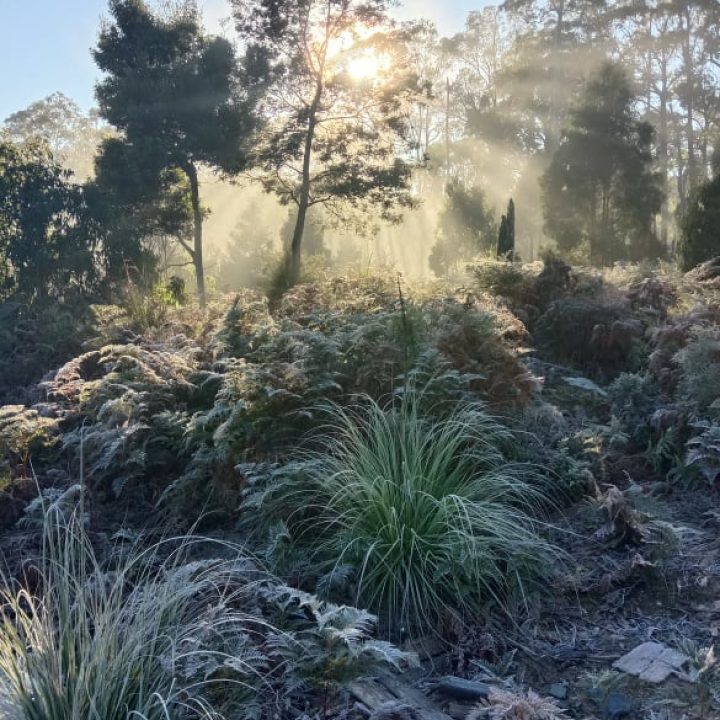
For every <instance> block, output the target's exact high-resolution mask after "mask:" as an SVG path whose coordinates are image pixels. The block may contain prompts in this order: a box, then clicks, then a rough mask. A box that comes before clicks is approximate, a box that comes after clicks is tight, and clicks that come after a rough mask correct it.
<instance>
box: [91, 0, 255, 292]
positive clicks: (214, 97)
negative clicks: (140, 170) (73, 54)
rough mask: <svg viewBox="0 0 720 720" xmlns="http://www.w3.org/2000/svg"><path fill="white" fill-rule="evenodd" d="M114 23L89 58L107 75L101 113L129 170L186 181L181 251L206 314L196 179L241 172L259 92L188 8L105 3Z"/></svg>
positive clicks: (137, 0)
mask: <svg viewBox="0 0 720 720" xmlns="http://www.w3.org/2000/svg"><path fill="white" fill-rule="evenodd" d="M110 13H111V16H112V18H111V20H110V21H109V22H107V23H106V24H105V25H104V26H103V28H102V30H101V32H100V39H99V41H98V45H97V48H96V49H95V51H94V56H95V61H96V62H97V64H98V66H99V68H100V69H101V70H102V71H103V73H104V77H103V79H102V80H101V81H100V82H99V83H98V85H97V88H96V95H97V100H98V104H99V107H100V113H101V115H102V116H103V117H104V118H105V119H106V120H107V121H108V122H110V123H111V124H112V125H114V126H115V127H116V128H118V130H119V131H121V133H122V140H123V142H124V143H125V144H126V146H127V152H126V153H125V157H126V158H128V157H129V156H131V155H134V159H133V160H132V162H130V163H128V167H131V166H132V165H133V164H135V165H144V166H145V171H147V172H150V173H151V174H152V173H154V174H155V175H156V176H158V177H160V176H167V174H168V173H169V172H170V173H172V172H173V171H180V172H182V173H183V174H184V176H185V178H186V180H187V188H188V194H189V203H190V207H191V210H192V218H193V222H192V228H193V229H192V239H190V238H187V239H186V240H185V241H183V243H182V246H183V247H184V248H185V249H186V250H187V252H188V253H189V255H190V257H191V259H192V263H193V265H194V267H195V277H196V281H197V288H198V295H199V297H200V301H201V303H203V304H204V303H205V272H204V265H203V227H202V226H203V216H204V211H203V208H202V205H201V202H200V169H201V168H202V167H207V168H210V169H212V170H215V171H222V172H226V173H237V172H240V171H241V170H243V169H245V167H246V165H247V158H248V155H247V147H246V142H247V139H248V137H249V135H250V133H251V131H252V130H253V129H254V127H255V122H256V117H255V114H254V107H255V102H256V99H257V86H254V85H252V83H249V82H247V77H246V76H244V74H243V72H242V68H241V66H240V64H239V63H238V61H237V59H236V55H235V49H234V48H233V46H232V45H231V43H229V42H228V41H227V40H225V39H223V38H220V37H211V36H208V35H206V34H205V32H204V31H203V28H202V25H201V22H200V18H199V15H198V11H197V8H196V7H195V6H194V4H193V3H184V4H181V5H180V6H179V7H178V8H176V9H175V11H174V12H172V13H170V14H166V15H159V14H156V13H153V11H152V10H151V9H150V7H149V6H148V5H147V4H146V3H145V2H144V0H111V1H110ZM128 182H133V178H132V177H130V178H128Z"/></svg>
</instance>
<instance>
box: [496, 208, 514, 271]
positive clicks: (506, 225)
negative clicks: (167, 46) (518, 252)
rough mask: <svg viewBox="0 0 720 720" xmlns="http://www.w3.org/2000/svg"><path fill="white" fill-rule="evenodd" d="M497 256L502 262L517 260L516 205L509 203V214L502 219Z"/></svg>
mask: <svg viewBox="0 0 720 720" xmlns="http://www.w3.org/2000/svg"><path fill="white" fill-rule="evenodd" d="M497 256H498V258H499V259H501V260H515V203H514V202H513V200H512V198H511V199H510V202H509V203H508V208H507V214H505V215H503V216H502V218H501V219H500V230H499V232H498V243H497Z"/></svg>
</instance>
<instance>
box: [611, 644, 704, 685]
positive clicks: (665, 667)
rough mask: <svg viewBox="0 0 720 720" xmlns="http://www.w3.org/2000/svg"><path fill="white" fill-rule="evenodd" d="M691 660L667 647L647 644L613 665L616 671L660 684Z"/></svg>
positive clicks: (633, 650) (634, 649)
mask: <svg viewBox="0 0 720 720" xmlns="http://www.w3.org/2000/svg"><path fill="white" fill-rule="evenodd" d="M689 659H690V658H688V657H687V655H683V654H682V653H681V652H678V651H677V650H673V649H672V648H669V647H668V646H667V645H663V644H661V643H656V642H646V643H642V645H638V646H637V647H635V648H633V649H632V650H631V651H630V652H629V653H627V654H626V655H623V656H622V657H621V658H620V659H619V660H616V661H615V662H614V663H613V667H614V668H615V669H616V670H620V671H621V672H624V673H627V674H628V675H635V676H636V677H638V678H640V680H644V681H645V682H649V683H654V684H658V683H661V682H663V681H664V680H666V679H667V678H668V677H669V676H670V675H672V674H673V673H676V672H678V671H680V670H681V669H682V667H683V665H685V663H687V662H688V660H689Z"/></svg>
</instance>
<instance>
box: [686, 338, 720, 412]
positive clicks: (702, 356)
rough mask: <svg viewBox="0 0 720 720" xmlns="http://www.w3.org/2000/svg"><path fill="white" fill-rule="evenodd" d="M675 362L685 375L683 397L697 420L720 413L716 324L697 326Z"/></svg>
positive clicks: (719, 362)
mask: <svg viewBox="0 0 720 720" xmlns="http://www.w3.org/2000/svg"><path fill="white" fill-rule="evenodd" d="M675 360H676V361H677V362H678V364H679V366H680V370H681V372H682V375H681V380H680V385H679V388H678V391H679V396H680V398H681V399H682V400H683V401H684V402H685V403H686V404H687V405H688V407H689V409H690V411H691V413H692V414H693V415H694V416H695V417H701V418H707V417H713V418H715V417H717V416H718V415H719V414H720V330H718V327H717V325H715V326H711V327H706V328H703V327H695V328H693V329H692V330H691V333H690V337H689V339H688V343H687V345H686V346H685V347H684V348H683V349H682V350H680V352H679V353H678V354H677V355H676V358H675Z"/></svg>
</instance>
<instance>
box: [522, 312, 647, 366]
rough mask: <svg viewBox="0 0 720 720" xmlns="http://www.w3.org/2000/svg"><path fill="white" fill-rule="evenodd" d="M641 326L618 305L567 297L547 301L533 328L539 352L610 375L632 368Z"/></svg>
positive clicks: (557, 359)
mask: <svg viewBox="0 0 720 720" xmlns="http://www.w3.org/2000/svg"><path fill="white" fill-rule="evenodd" d="M642 335H643V327H642V325H641V324H640V323H639V322H638V321H635V320H628V319H625V318H624V317H623V312H622V310H621V308H619V307H616V306H612V305H601V304H597V303H593V302H590V301H587V300H580V299H574V298H568V299H565V300H556V301H555V302H553V303H551V305H550V306H549V308H548V309H547V311H546V312H545V313H544V314H543V315H542V316H541V317H540V318H539V319H538V321H537V323H536V325H535V327H534V328H533V336H534V337H535V341H536V342H537V344H538V347H539V349H540V351H541V352H542V353H543V354H544V355H545V356H547V357H548V358H549V359H551V360H553V361H555V362H564V363H570V364H572V365H575V366H577V367H578V368H580V369H583V370H585V371H587V372H590V373H594V374H599V375H600V376H604V377H613V376H614V375H617V374H618V373H619V372H622V371H624V370H625V371H627V370H632V369H633V367H632V366H633V362H634V359H635V349H636V347H637V343H638V342H639V340H640V339H641V338H642Z"/></svg>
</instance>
